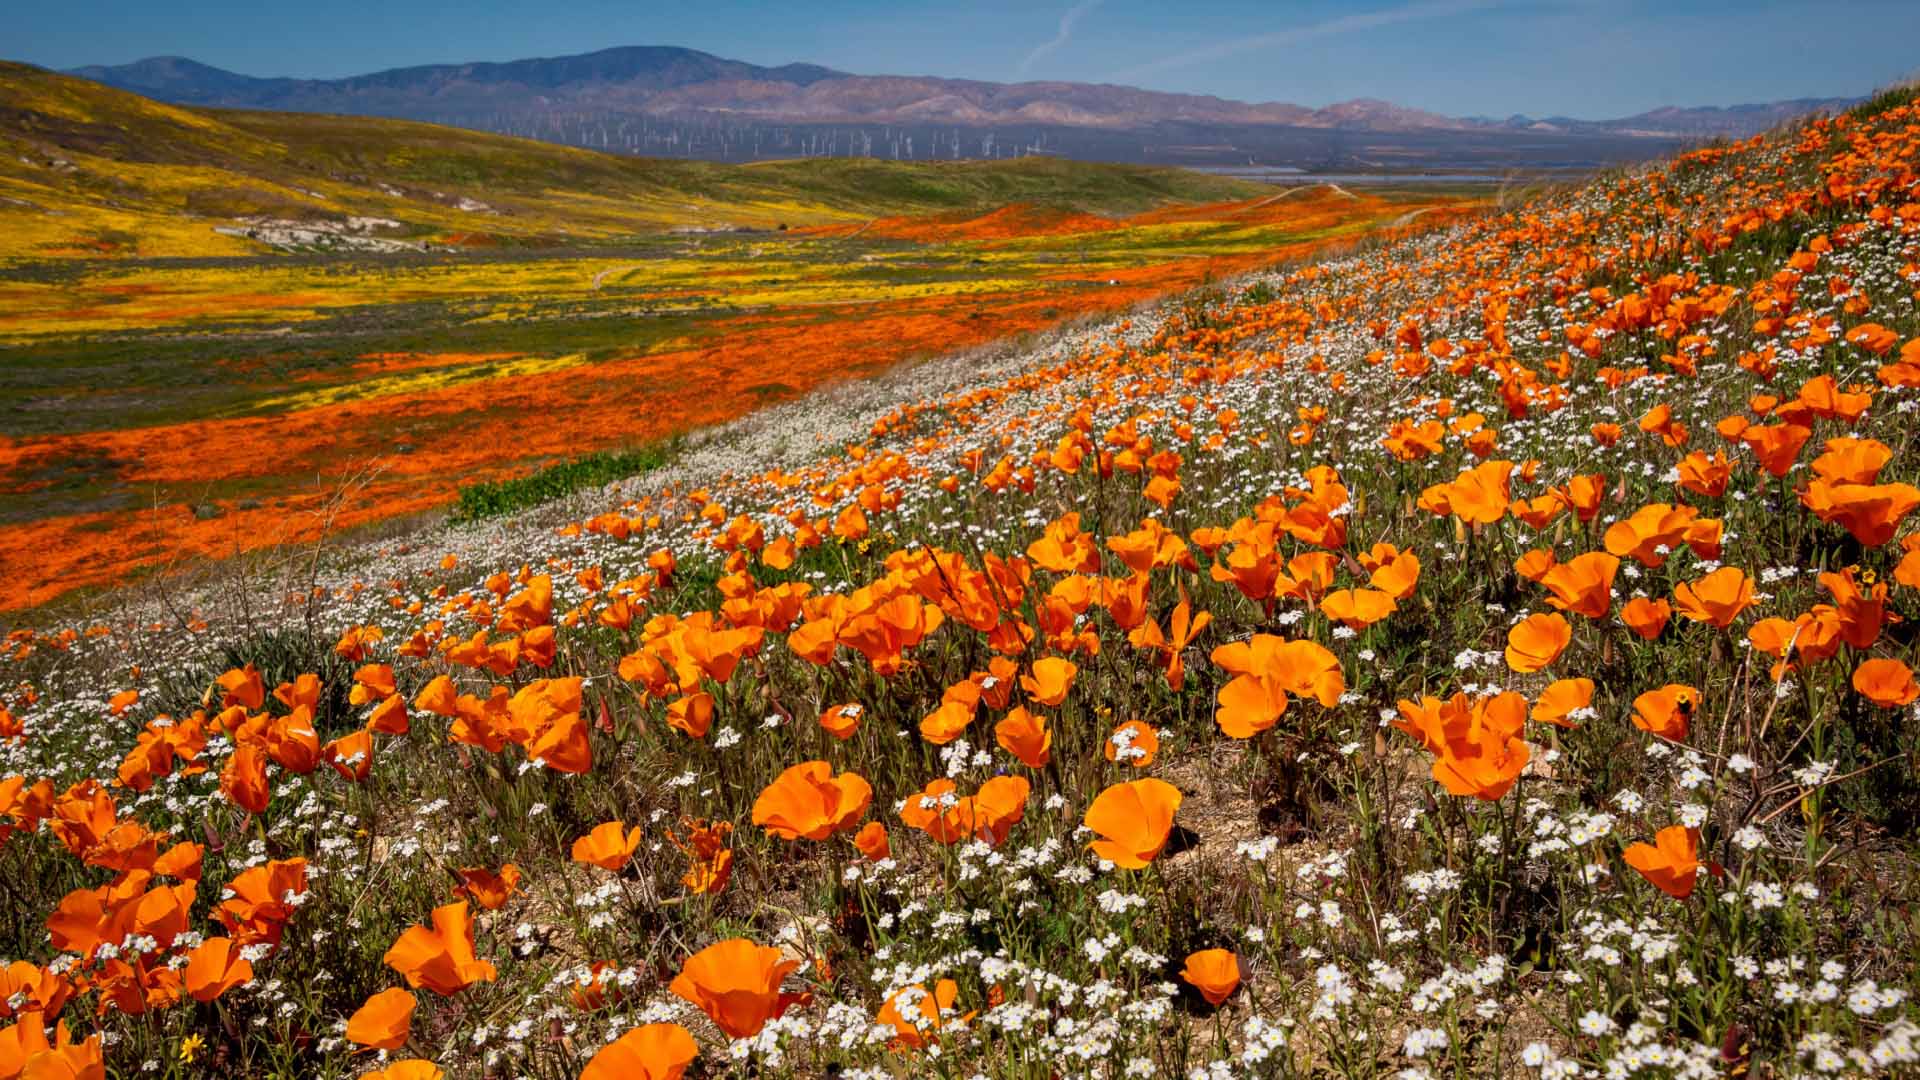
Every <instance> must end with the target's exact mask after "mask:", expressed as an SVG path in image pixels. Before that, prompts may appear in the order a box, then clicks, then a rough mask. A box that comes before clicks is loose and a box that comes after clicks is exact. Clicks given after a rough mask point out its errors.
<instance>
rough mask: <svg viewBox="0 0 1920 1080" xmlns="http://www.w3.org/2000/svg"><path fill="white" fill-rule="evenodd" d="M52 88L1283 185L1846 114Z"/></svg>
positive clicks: (698, 83) (838, 89) (636, 138)
mask: <svg viewBox="0 0 1920 1080" xmlns="http://www.w3.org/2000/svg"><path fill="white" fill-rule="evenodd" d="M69 74H73V75H78V76H81V77H83V78H88V79H93V80H95V81H98V82H102V83H105V84H107V85H109V86H113V87H117V88H119V89H123V90H131V91H134V92H136V93H140V94H143V95H146V96H148V97H152V98H156V99H158V100H161V101H166V102H171V103H174V104H183V105H198V106H216V107H231V108H250V109H274V110H282V111H290V112H322V113H340V114H347V115H367V116H386V117H397V118H403V119H412V120H425V121H429V122H433V123H441V124H453V125H456V126H461V127H470V128H477V129H480V130H486V131H495V132H501V133H505V134H511V135H522V136H529V137H534V138H541V139H546V140H549V141H553V142H560V143H567V144H572V145H580V146H589V147H594V148H596V149H605V150H613V151H618V152H627V153H638V154H648V155H657V156H673V157H694V158H708V159H714V160H755V159H761V158H778V157H793V156H822V155H825V156H855V157H858V156H866V157H893V158H909V159H916V160H926V159H946V158H994V157H1012V156H1023V155H1027V154H1032V153H1051V154H1057V155H1061V156H1067V157H1080V158H1086V157H1098V158H1104V159H1107V160H1119V161H1159V162H1170V163H1181V164H1216V165H1248V164H1253V165H1271V166H1287V167H1295V168H1316V169H1327V168H1336V169H1337V168H1370V169H1371V168H1388V169H1391V168H1396V167H1406V168H1423V167H1424V168H1431V167H1434V166H1455V167H1474V166H1482V165H1488V164H1505V165H1513V164H1532V165H1541V166H1575V167H1577V166H1581V165H1591V164H1598V163H1603V162H1610V161H1620V160H1632V159H1637V158H1643V157H1650V156H1654V155H1657V154H1660V153H1664V152H1666V151H1668V150H1670V149H1671V148H1672V147H1673V145H1675V144H1676V143H1680V142H1685V141H1690V140H1698V139H1701V138H1710V137H1721V136H1725V137H1741V136H1745V135H1748V134H1752V133H1754V132H1756V131H1760V130H1764V129H1766V128H1770V127H1773V126H1775V125H1777V124H1779V123H1781V122H1783V121H1786V120H1789V119H1792V118H1793V117H1795V116H1799V115H1803V114H1806V113H1809V112H1815V111H1825V110H1833V109H1838V108H1842V107H1845V106H1846V105H1848V104H1851V103H1852V101H1853V100H1854V99H1840V98H1829V99H1799V100H1794V101H1782V102H1772V103H1767V104H1758V105H1739V106H1733V107H1730V108H1663V109H1657V110H1654V111H1652V112H1647V113H1642V114H1639V115H1637V116H1629V117H1622V118H1619V119H1613V120H1574V119H1569V118H1565V117H1551V118H1546V119H1536V118H1532V117H1527V116H1513V117H1509V118H1506V119H1487V118H1477V117H1476V118H1457V117H1448V116H1441V115H1438V114H1436V113H1431V112H1425V111H1422V110H1419V109H1412V108H1407V107H1404V106H1400V105H1395V104H1393V103H1391V102H1385V101H1378V100H1373V99H1358V100H1354V101H1345V102H1340V103H1338V104H1334V105H1328V106H1326V107H1324V108H1309V107H1307V106H1303V105H1294V104H1288V103H1285V102H1260V103H1248V102H1241V101H1232V100H1228V99H1225V98H1219V97H1211V96H1206V95H1196V94H1174V93H1162V92H1159V91H1153V90H1142V89H1138V88H1135V87H1129V86H1116V85H1110V84H1091V83H1072V82H1021V83H994V82H985V81H979V80H972V79H948V78H934V77H923V76H898V75H856V74H849V73H847V72H842V71H835V70H833V69H830V68H825V67H820V66H818V65H814V64H786V65H782V66H779V67H762V66H759V65H755V64H749V63H744V62H741V61H737V60H728V59H724V58H722V57H718V56H713V55H710V54H708V53H704V52H699V51H696V50H693V49H682V48H674V47H667V46H628V47H621V48H611V49H604V50H601V51H599V52H593V53H587V54H584V55H579V56H563V57H551V58H540V59H527V60H515V61H510V62H505V63H470V64H436V65H427V66H421V67H407V68H396V69H392V70H388V71H380V72H375V73H372V74H368V75H357V76H352V77H349V78H340V79H294V78H256V77H253V76H248V75H240V74H236V73H234V72H230V71H224V70H221V69H219V68H215V67H210V66H208V65H206V64H201V63H198V62H196V61H193V60H189V59H186V58H183V57H154V58H150V59H146V60H140V61H137V62H134V63H131V64H123V65H118V66H111V67H108V66H93V67H84V68H78V69H75V70H73V71H71V72H69Z"/></svg>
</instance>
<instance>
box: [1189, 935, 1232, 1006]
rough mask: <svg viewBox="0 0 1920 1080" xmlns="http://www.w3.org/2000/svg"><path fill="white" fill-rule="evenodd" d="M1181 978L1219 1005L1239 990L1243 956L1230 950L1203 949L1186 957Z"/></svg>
mask: <svg viewBox="0 0 1920 1080" xmlns="http://www.w3.org/2000/svg"><path fill="white" fill-rule="evenodd" d="M1180 977H1181V978H1182V979H1184V980H1186V982H1187V984H1188V985H1189V986H1192V987H1193V988H1194V989H1195V990H1198V991H1200V996H1201V997H1203V998H1206V999H1207V1004H1209V1005H1212V1006H1215V1007H1216V1008H1217V1007H1218V1006H1220V1005H1221V1004H1223V1003H1225V1002H1226V1000H1227V999H1228V998H1230V997H1232V996H1233V992H1234V991H1235V990H1238V989H1240V959H1239V957H1237V956H1235V955H1233V952H1232V951H1231V950H1229V949H1201V950H1200V951H1199V952H1196V953H1191V954H1189V955H1188V956H1187V965H1186V967H1184V968H1182V969H1181V970H1180Z"/></svg>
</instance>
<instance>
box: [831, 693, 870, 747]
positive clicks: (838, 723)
mask: <svg viewBox="0 0 1920 1080" xmlns="http://www.w3.org/2000/svg"><path fill="white" fill-rule="evenodd" d="M865 713H866V708H865V707H864V706H862V705H860V704H858V703H857V702H849V703H847V704H845V705H835V706H834V707H833V708H831V709H828V710H826V711H825V712H823V713H821V714H820V726H821V727H822V728H824V729H826V732H827V734H829V735H831V736H833V737H834V738H836V739H839V740H841V741H842V742H845V741H846V740H848V739H851V738H853V736H854V733H855V732H857V731H859V730H860V717H861V716H863V715H865Z"/></svg>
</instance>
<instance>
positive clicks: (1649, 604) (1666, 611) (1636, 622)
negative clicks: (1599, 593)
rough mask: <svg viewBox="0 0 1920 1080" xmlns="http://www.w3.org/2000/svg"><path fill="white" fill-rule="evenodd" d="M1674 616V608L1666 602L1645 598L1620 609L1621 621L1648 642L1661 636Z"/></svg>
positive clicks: (1633, 601) (1639, 597)
mask: <svg viewBox="0 0 1920 1080" xmlns="http://www.w3.org/2000/svg"><path fill="white" fill-rule="evenodd" d="M1672 615H1673V608H1672V607H1671V606H1670V605H1669V604H1668V603H1667V602H1666V601H1665V600H1649V599H1647V598H1646V597H1644V596H1636V597H1634V598H1633V599H1631V600H1629V601H1627V603H1626V606H1625V607H1622V608H1621V609H1620V621H1621V622H1623V623H1626V624H1627V629H1629V630H1631V631H1633V632H1634V633H1635V634H1637V635H1639V636H1640V637H1642V638H1645V639H1646V640H1648V641H1652V640H1653V639H1654V638H1657V637H1659V636H1660V632H1661V631H1663V630H1665V629H1666V628H1667V620H1668V619H1669V618H1670V617H1672Z"/></svg>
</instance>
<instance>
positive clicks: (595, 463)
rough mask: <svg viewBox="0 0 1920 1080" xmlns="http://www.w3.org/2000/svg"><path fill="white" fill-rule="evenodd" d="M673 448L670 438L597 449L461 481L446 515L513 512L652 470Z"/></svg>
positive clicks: (460, 517) (463, 517) (465, 517)
mask: <svg viewBox="0 0 1920 1080" xmlns="http://www.w3.org/2000/svg"><path fill="white" fill-rule="evenodd" d="M677 449H678V445H677V443H672V442H670V443H665V444H657V445H653V446H643V447H640V448H639V449H635V450H603V451H600V452H599V453H594V454H585V455H582V456H580V457H577V458H573V459H572V460H570V461H563V462H560V463H559V464H557V465H548V466H546V467H545V468H542V469H539V470H536V471H534V472H532V473H529V474H527V475H526V476H520V477H515V478H514V479H511V480H484V481H481V482H480V483H477V484H465V485H462V486H461V488H460V496H459V498H458V500H456V501H455V503H454V507H453V512H452V515H451V516H452V518H453V520H454V521H479V520H482V519H484V518H491V517H502V516H504V515H507V514H513V513H518V512H519V511H522V510H527V509H531V508H532V507H536V506H539V505H540V504H542V503H546V502H551V501H553V500H555V499H560V498H564V497H566V496H568V495H571V494H573V493H574V492H576V491H580V490H583V489H585V488H590V487H600V486H602V485H605V484H611V483H613V482H614V481H616V480H625V479H627V478H628V477H630V476H639V475H640V474H641V473H647V472H652V471H653V470H655V469H657V468H659V467H660V466H662V465H665V464H666V463H667V462H668V461H671V460H672V459H673V456H674V453H675V451H676V450H677Z"/></svg>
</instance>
